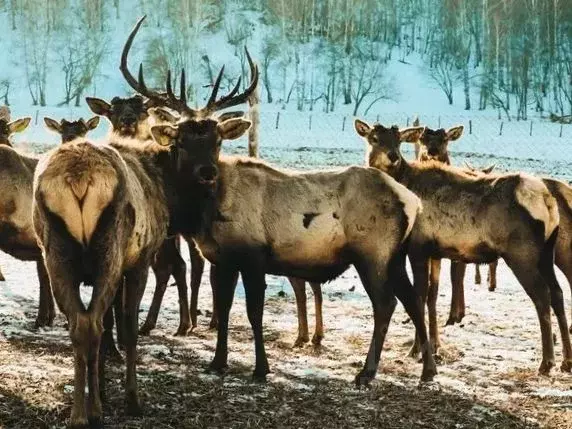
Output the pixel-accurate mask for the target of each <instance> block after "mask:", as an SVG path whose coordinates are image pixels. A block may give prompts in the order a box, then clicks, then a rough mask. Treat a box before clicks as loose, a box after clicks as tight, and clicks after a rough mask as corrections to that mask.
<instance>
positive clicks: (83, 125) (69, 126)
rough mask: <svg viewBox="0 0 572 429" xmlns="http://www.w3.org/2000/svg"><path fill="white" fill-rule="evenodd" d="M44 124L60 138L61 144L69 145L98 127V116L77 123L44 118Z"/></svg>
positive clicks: (81, 119) (80, 119)
mask: <svg viewBox="0 0 572 429" xmlns="http://www.w3.org/2000/svg"><path fill="white" fill-rule="evenodd" d="M44 122H45V124H46V127H48V129H49V130H52V131H54V132H55V133H57V134H59V135H60V136H61V137H62V143H69V142H71V141H72V140H75V139H77V138H78V137H85V136H86V134H87V133H88V132H90V131H91V130H95V129H96V128H97V126H98V125H99V116H94V117H93V118H91V119H90V120H88V121H87V122H86V121H84V119H83V118H79V120H77V121H68V120H67V119H65V118H64V119H62V120H61V121H60V122H58V121H56V120H54V119H52V118H48V117H45V118H44Z"/></svg>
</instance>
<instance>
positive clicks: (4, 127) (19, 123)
mask: <svg viewBox="0 0 572 429" xmlns="http://www.w3.org/2000/svg"><path fill="white" fill-rule="evenodd" d="M31 120H32V118H29V117H26V118H20V119H16V120H15V121H12V122H8V121H7V120H6V119H3V118H2V119H0V145H7V146H12V143H11V142H10V137H11V136H12V134H14V133H21V132H22V131H24V130H25V129H26V128H28V125H30V121H31Z"/></svg>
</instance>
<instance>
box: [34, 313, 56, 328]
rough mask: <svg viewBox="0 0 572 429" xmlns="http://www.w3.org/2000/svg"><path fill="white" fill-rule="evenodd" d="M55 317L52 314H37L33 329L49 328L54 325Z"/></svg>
mask: <svg viewBox="0 0 572 429" xmlns="http://www.w3.org/2000/svg"><path fill="white" fill-rule="evenodd" d="M54 319H55V315H54V314H38V317H36V322H35V323H34V327H35V328H36V329H37V328H44V327H47V326H49V327H51V326H52V325H53V324H54Z"/></svg>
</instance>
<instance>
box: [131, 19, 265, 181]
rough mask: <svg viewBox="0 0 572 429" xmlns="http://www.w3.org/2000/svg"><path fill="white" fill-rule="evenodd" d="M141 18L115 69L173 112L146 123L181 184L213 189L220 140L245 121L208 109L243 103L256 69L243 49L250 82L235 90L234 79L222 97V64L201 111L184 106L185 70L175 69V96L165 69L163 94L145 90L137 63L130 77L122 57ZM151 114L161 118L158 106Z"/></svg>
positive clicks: (247, 123)
mask: <svg viewBox="0 0 572 429" xmlns="http://www.w3.org/2000/svg"><path fill="white" fill-rule="evenodd" d="M144 19H145V16H143V17H142V18H141V19H140V20H139V21H138V22H137V24H136V25H135V27H134V28H133V30H132V31H131V34H130V35H129V37H128V38H127V41H126V43H125V46H124V48H123V53H122V55H121V66H120V70H121V72H122V73H123V76H124V78H125V80H126V81H127V83H128V84H129V85H130V86H131V87H132V88H133V89H135V90H136V91H137V92H138V93H139V94H141V95H142V96H144V97H146V98H147V99H148V100H150V101H151V102H153V103H155V104H156V105H161V106H164V107H167V108H169V109H172V110H174V111H176V112H177V113H178V114H179V115H180V118H179V119H178V121H177V122H176V123H174V124H162V125H155V126H153V127H151V134H152V136H153V138H154V139H155V141H156V142H157V143H159V144H160V145H163V146H169V147H170V148H171V153H172V159H173V162H174V167H175V169H176V171H177V173H179V174H178V175H179V177H180V180H182V181H184V182H185V183H179V185H181V186H197V185H198V186H201V187H205V188H207V189H214V188H215V185H216V183H217V178H218V160H219V155H220V148H221V143H222V141H223V140H233V139H236V138H239V137H240V136H242V135H243V134H244V132H245V131H246V130H247V129H248V128H249V127H250V121H247V120H244V119H242V118H241V117H236V116H238V115H239V113H238V112H232V113H228V114H227V116H225V115H224V114H223V115H221V118H220V119H217V118H215V117H213V115H214V113H215V112H217V111H219V110H222V109H225V108H228V107H232V106H236V105H239V104H243V103H245V102H246V101H247V99H248V97H249V96H250V94H252V93H253V92H254V90H255V88H256V86H257V84H258V67H257V66H256V65H255V64H254V63H253V62H252V58H251V57H250V54H249V53H248V51H246V55H247V58H248V63H249V65H250V73H251V82H250V85H249V86H248V88H246V90H245V91H244V92H242V93H239V88H240V78H239V79H238V81H237V83H236V85H235V86H234V88H233V89H232V91H230V93H228V94H227V95H225V96H222V97H220V98H217V94H218V90H219V87H220V83H221V80H222V76H223V72H224V67H223V68H222V69H221V70H220V73H219V75H218V77H217V79H216V81H215V83H214V86H213V90H212V93H211V95H210V97H209V99H208V101H207V104H206V105H205V106H204V107H202V108H201V109H192V108H190V107H189V106H188V105H187V98H186V83H185V71H184V70H183V71H182V73H181V83H180V95H179V97H177V96H175V94H174V93H173V89H172V83H171V72H170V71H169V72H168V73H167V84H166V87H167V88H166V92H164V93H159V92H155V91H152V90H150V89H149V88H147V86H146V85H145V81H144V79H143V67H142V66H141V65H140V66H139V75H138V78H135V77H134V76H133V75H132V74H131V72H130V71H129V68H128V66H127V56H128V54H129V50H130V48H131V45H132V43H133V39H134V38H135V35H136V34H137V31H138V30H139V28H140V26H141V24H142V23H143V20H144ZM150 112H151V114H152V115H153V116H155V117H161V115H162V114H163V113H164V112H165V109H163V108H155V109H150Z"/></svg>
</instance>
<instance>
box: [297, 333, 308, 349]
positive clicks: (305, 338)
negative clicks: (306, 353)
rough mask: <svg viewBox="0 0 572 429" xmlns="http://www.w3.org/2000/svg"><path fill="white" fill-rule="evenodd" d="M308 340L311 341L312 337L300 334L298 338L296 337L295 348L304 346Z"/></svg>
mask: <svg viewBox="0 0 572 429" xmlns="http://www.w3.org/2000/svg"><path fill="white" fill-rule="evenodd" d="M308 341H310V339H309V338H308V336H307V335H306V336H300V335H298V338H296V341H295V342H294V348H297V347H304V344H306V343H307V342H308Z"/></svg>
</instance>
